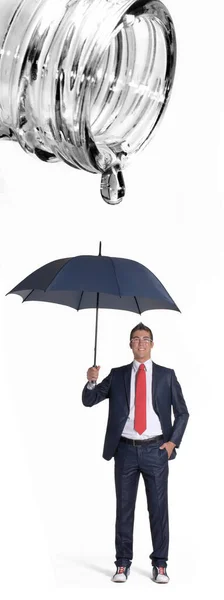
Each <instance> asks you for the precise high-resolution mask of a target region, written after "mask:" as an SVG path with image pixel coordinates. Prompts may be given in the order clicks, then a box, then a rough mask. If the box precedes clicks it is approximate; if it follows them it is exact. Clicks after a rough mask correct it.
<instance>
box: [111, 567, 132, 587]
mask: <svg viewBox="0 0 224 600" xmlns="http://www.w3.org/2000/svg"><path fill="white" fill-rule="evenodd" d="M129 573H130V567H117V570H116V573H115V574H114V576H113V577H112V581H115V583H124V582H125V581H127V578H128V575H129Z"/></svg>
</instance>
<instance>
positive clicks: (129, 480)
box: [114, 440, 169, 567]
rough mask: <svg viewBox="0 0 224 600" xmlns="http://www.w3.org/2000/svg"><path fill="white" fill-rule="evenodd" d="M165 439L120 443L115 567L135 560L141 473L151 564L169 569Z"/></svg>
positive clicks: (117, 454)
mask: <svg viewBox="0 0 224 600" xmlns="http://www.w3.org/2000/svg"><path fill="white" fill-rule="evenodd" d="M162 444H163V440H160V441H157V442H154V443H153V442H151V443H149V444H148V443H145V444H141V445H136V446H133V445H131V444H126V443H123V442H121V441H120V442H119V444H118V447H117V450H116V452H115V456H114V460H115V465H114V476H115V488H116V525H115V548H116V561H115V564H116V566H117V567H118V566H130V565H131V561H132V558H133V527H134V512H135V503H136V497H137V490H138V483H139V477H140V473H141V474H142V476H143V480H144V484H145V491H146V497H147V507H148V512H149V523H150V530H151V540H152V547H153V552H152V553H151V554H150V555H149V558H150V559H151V562H152V565H155V566H164V567H166V566H167V560H168V547H169V519H168V473H169V466H168V454H167V450H166V449H165V448H164V449H162V450H160V446H162Z"/></svg>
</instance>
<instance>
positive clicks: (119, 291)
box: [109, 256, 121, 298]
mask: <svg viewBox="0 0 224 600" xmlns="http://www.w3.org/2000/svg"><path fill="white" fill-rule="evenodd" d="M109 258H110V260H111V262H112V265H113V269H114V274H115V279H116V282H117V287H118V293H119V296H120V298H121V290H120V286H119V283H118V278H117V273H116V269H115V266H114V261H113V259H112V258H111V256H109Z"/></svg>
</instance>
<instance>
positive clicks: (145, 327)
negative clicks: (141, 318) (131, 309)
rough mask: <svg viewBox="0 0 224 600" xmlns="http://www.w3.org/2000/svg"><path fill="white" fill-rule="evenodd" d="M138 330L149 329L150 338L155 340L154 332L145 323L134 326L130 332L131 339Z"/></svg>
mask: <svg viewBox="0 0 224 600" xmlns="http://www.w3.org/2000/svg"><path fill="white" fill-rule="evenodd" d="M138 330H139V331H148V332H149V334H150V338H151V340H153V333H152V330H151V329H149V327H147V326H146V325H144V324H143V323H138V325H136V327H134V328H133V329H132V330H131V333H130V341H131V338H132V337H133V334H134V333H135V331H138Z"/></svg>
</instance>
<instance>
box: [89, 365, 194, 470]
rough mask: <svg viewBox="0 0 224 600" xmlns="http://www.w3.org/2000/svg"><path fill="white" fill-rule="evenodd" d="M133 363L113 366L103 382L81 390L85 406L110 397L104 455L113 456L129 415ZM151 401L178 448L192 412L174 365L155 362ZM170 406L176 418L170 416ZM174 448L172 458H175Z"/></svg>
mask: <svg viewBox="0 0 224 600" xmlns="http://www.w3.org/2000/svg"><path fill="white" fill-rule="evenodd" d="M132 365H133V363H132V362H131V363H130V364H129V365H125V366H123V367H117V368H115V369H111V372H110V374H109V375H108V376H107V377H105V379H103V381H102V382H101V383H99V384H98V385H96V386H95V388H94V389H92V390H89V389H88V388H87V384H86V385H85V387H84V389H83V392H82V402H83V404H84V406H93V405H94V404H98V402H101V401H102V400H105V399H106V398H109V415H108V422H107V429H106V435H105V442H104V449H103V458H105V459H106V460H110V459H111V458H112V456H114V454H115V452H116V448H117V446H118V443H119V440H120V437H121V434H122V431H123V429H124V426H125V423H126V420H127V418H128V415H129V407H130V385H131V370H132ZM152 404H153V408H154V411H155V412H156V414H157V416H158V417H159V420H160V424H161V429H162V432H163V436H164V442H169V441H171V442H174V443H175V444H176V447H177V448H178V447H179V445H180V443H181V440H182V437H183V434H184V430H185V428H186V425H187V421H188V418H189V412H188V410H187V406H186V403H185V400H184V397H183V394H182V390H181V386H180V384H179V382H178V381H177V378H176V375H175V372H174V370H173V369H168V368H167V367H161V366H160V365H157V364H156V363H154V362H152ZM171 407H172V410H173V414H174V422H173V424H172V420H171V417H172V415H171ZM175 456H176V450H175V448H174V449H173V452H172V454H171V457H170V459H173V458H175Z"/></svg>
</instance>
